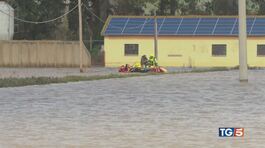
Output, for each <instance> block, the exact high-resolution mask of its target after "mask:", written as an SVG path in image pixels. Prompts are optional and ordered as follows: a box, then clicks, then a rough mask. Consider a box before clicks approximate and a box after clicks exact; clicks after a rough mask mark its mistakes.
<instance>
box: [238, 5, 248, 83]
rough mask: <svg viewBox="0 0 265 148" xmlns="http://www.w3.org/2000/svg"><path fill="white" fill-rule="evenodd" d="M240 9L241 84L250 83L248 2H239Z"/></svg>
mask: <svg viewBox="0 0 265 148" xmlns="http://www.w3.org/2000/svg"><path fill="white" fill-rule="evenodd" d="M238 9H239V71H240V72H239V76H240V81H241V82H247V81H248V64H247V23H246V21H247V16H246V0H238Z"/></svg>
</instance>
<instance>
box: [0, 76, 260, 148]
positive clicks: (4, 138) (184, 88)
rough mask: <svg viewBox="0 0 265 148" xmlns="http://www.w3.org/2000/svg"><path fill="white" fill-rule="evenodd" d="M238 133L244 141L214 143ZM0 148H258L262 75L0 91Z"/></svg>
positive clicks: (151, 78) (135, 80)
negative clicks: (222, 130)
mask: <svg viewBox="0 0 265 148" xmlns="http://www.w3.org/2000/svg"><path fill="white" fill-rule="evenodd" d="M219 127H244V128H245V137H244V138H219V137H218V128H219ZM0 133H1V134H0V147H4V148H6V147H7V148H13V147H14V148H17V147H18V148H20V147H22V148H24V147H27V148H30V147H34V148H35V147H45V148H46V147H62V148H63V147H84V148H87V147H90V148H94V147H95V148H101V147H102V148H105V147H106V148H119V147H121V148H124V147H137V148H144V147H152V148H156V147H157V148H162V147H163V148H164V147H165V148H184V147H185V148H187V147H191V148H197V147H199V148H208V147H209V148H218V147H220V148H230V147H231V148H244V147H245V148H254V147H255V148H262V147H264V145H265V71H250V82H249V83H248V84H246V83H243V84H240V83H239V82H238V72H237V71H229V72H211V73H199V74H197V73H191V74H176V75H161V76H147V77H137V78H126V79H111V80H100V81H90V82H78V83H68V84H54V85H46V86H29V87H20V88H4V89H0Z"/></svg>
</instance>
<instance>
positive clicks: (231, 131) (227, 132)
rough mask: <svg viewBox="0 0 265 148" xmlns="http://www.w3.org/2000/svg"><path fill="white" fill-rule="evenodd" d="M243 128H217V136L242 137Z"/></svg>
mask: <svg viewBox="0 0 265 148" xmlns="http://www.w3.org/2000/svg"><path fill="white" fill-rule="evenodd" d="M244 134H245V133H244V128H227V127H226V128H219V137H244Z"/></svg>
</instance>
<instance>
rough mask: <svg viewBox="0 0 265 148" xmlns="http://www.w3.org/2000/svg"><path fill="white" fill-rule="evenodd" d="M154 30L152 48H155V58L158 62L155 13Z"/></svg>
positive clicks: (155, 18)
mask: <svg viewBox="0 0 265 148" xmlns="http://www.w3.org/2000/svg"><path fill="white" fill-rule="evenodd" d="M154 25H155V26H154V28H155V30H154V32H155V33H154V35H155V36H154V47H155V58H156V59H157V60H158V49H157V48H158V45H157V44H158V43H157V42H158V41H157V40H158V32H157V16H156V11H155V16H154Z"/></svg>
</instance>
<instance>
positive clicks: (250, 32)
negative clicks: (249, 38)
mask: <svg viewBox="0 0 265 148" xmlns="http://www.w3.org/2000/svg"><path fill="white" fill-rule="evenodd" d="M256 20H257V17H255V19H254V21H253V24H252V26H251V29H250V31H249V35H251V34H252V30H253V28H254V25H255V23H256Z"/></svg>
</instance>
